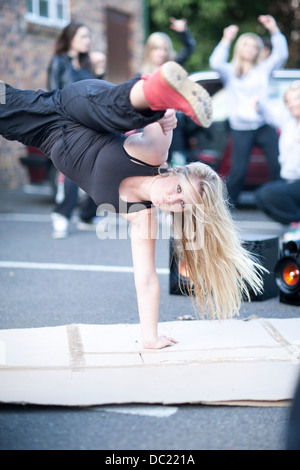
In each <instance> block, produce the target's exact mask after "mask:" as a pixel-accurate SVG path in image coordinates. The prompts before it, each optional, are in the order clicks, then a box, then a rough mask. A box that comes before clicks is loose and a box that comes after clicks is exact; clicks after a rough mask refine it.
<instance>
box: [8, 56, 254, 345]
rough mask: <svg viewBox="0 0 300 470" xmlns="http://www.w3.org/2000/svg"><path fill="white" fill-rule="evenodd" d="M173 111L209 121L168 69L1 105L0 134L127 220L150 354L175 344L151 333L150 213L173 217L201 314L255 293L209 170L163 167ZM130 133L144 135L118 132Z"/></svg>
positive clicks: (154, 222) (13, 96) (200, 96)
mask: <svg viewBox="0 0 300 470" xmlns="http://www.w3.org/2000/svg"><path fill="white" fill-rule="evenodd" d="M174 110H177V111H181V112H183V113H184V114H187V115H188V116H190V117H191V119H193V120H194V121H195V122H196V123H197V124H198V125H203V126H205V127H208V126H209V125H210V123H211V120H212V114H211V102H210V97H209V95H208V93H207V92H206V91H205V90H204V89H203V88H202V87H201V86H200V85H198V84H195V83H193V82H192V81H190V80H189V79H188V77H187V73H186V71H185V70H184V69H183V68H182V67H181V66H180V65H178V64H176V63H175V62H167V63H166V64H164V65H163V66H162V67H161V68H160V69H158V70H157V71H156V72H155V73H154V74H152V75H150V76H145V75H144V76H142V77H141V76H137V77H135V78H133V79H131V80H128V81H127V82H125V83H123V84H121V85H113V84H111V83H108V82H104V81H102V80H84V81H80V82H77V83H73V84H71V85H68V86H66V87H64V88H63V89H62V90H56V91H52V92H50V93H45V92H43V91H38V92H34V91H21V90H16V89H14V88H12V87H10V86H9V85H6V105H0V135H2V136H3V137H5V138H7V139H9V140H18V141H21V142H22V143H25V144H29V143H30V144H31V145H35V146H36V147H38V148H41V149H42V150H43V151H44V153H45V154H46V155H49V157H50V158H51V159H52V161H53V162H54V164H55V165H56V167H57V168H58V169H59V170H60V171H61V172H63V173H64V174H66V175H67V176H68V177H69V178H71V179H72V180H74V181H75V182H76V183H77V184H78V185H79V186H81V187H82V188H83V189H84V190H85V191H87V192H88V193H89V194H90V196H91V197H92V198H93V199H94V201H95V202H96V204H97V205H100V204H106V208H107V210H109V209H110V210H111V211H113V212H119V213H121V214H122V215H124V217H125V218H126V219H127V220H129V222H130V223H131V244H132V257H133V266H134V279H135V287H136V292H137V300H138V309H139V316H140V323H141V331H142V342H143V346H144V347H145V348H151V349H159V348H163V347H165V346H170V345H172V344H173V343H174V342H176V341H175V340H174V339H172V338H168V337H165V336H158V332H157V328H158V314H159V297H160V287H159V278H158V276H157V273H156V269H155V243H156V237H157V230H158V218H157V209H161V210H164V211H168V212H170V213H171V214H172V216H173V230H174V236H175V239H176V240H178V243H179V244H180V250H179V253H180V256H181V255H182V256H183V258H184V260H185V264H186V267H187V269H188V272H189V275H190V280H191V281H190V286H189V293H190V295H191V297H192V298H193V299H195V303H196V306H197V307H198V309H199V312H200V313H201V314H203V315H204V314H205V313H208V314H209V315H210V316H211V317H214V316H215V315H216V316H217V317H219V318H226V317H231V316H232V315H233V314H235V313H237V312H238V309H239V306H240V302H241V299H242V296H243V294H244V293H245V292H246V293H247V292H248V287H252V288H253V289H254V290H255V291H256V292H257V291H260V290H261V287H262V280H261V277H260V275H259V273H258V271H257V264H256V263H255V262H254V261H253V260H252V256H251V254H249V253H247V251H246V250H245V249H244V248H243V247H242V244H241V240H240V238H239V236H238V235H237V233H236V232H235V229H234V225H233V222H232V219H231V215H230V211H229V210H228V208H227V205H226V196H225V197H224V193H223V190H224V186H223V182H222V180H221V179H220V177H219V176H218V175H217V174H216V172H214V171H213V170H212V169H211V168H210V167H208V166H207V165H204V164H202V163H200V162H198V163H193V164H191V165H187V166H186V167H182V168H180V169H170V170H169V171H168V170H167V171H166V170H165V169H164V168H163V167H162V165H164V163H165V162H166V159H167V154H168V149H169V146H170V143H171V140H172V130H173V129H174V128H175V127H176V115H175V111H174ZM132 129H143V131H142V132H141V133H138V134H132V135H129V136H126V135H124V132H128V131H130V130H132ZM128 201H130V202H128ZM107 204H109V206H107ZM247 286H248V287H247ZM193 293H194V296H193ZM248 298H249V296H248Z"/></svg>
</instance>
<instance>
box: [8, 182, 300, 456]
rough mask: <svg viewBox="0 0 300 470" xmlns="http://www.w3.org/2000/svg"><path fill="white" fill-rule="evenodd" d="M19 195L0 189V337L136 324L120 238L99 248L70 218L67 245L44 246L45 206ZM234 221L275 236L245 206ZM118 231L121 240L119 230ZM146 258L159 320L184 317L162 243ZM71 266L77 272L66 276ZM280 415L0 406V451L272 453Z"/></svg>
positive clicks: (284, 309) (280, 313) (291, 313)
mask: <svg viewBox="0 0 300 470" xmlns="http://www.w3.org/2000/svg"><path fill="white" fill-rule="evenodd" d="M25 189H26V190H24V189H18V190H15V191H0V261H2V262H3V261H6V262H7V265H6V267H4V266H2V267H0V299H1V301H0V329H11V328H32V327H43V326H58V325H66V324H70V323H88V324H93V323H96V324H97V323H107V324H115V323H138V312H137V305H136V296H135V291H134V285H133V274H132V272H131V271H130V270H129V271H128V272H126V269H127V268H128V267H131V266H132V261H131V251H130V240H129V238H128V237H127V238H125V237H124V238H123V239H117V240H114V239H105V240H100V239H99V237H98V236H97V233H96V231H95V230H90V231H81V230H78V228H77V221H78V216H77V214H75V215H74V217H73V219H72V224H71V231H70V237H69V238H68V239H66V240H54V239H52V237H51V221H50V214H51V210H52V207H53V203H52V200H51V198H50V197H49V196H48V195H47V194H44V195H41V194H39V193H35V192H33V191H32V188H30V187H27V188H25ZM236 218H237V219H238V220H239V221H240V224H241V226H243V230H244V231H252V232H255V231H256V232H257V233H269V234H279V233H280V232H281V231H282V228H281V227H280V226H279V225H278V224H274V223H272V222H271V221H270V220H269V219H268V218H267V217H266V216H264V214H262V213H260V212H259V211H258V210H256V209H255V208H254V207H251V206H247V207H245V208H243V209H240V210H239V211H238V212H237V213H236ZM121 224H122V223H121ZM122 230H123V233H126V230H127V228H126V226H125V225H124V223H123V225H122ZM156 257H157V267H158V269H159V277H160V281H161V308H160V321H174V320H178V318H179V317H181V316H183V315H190V316H193V317H194V316H195V315H194V311H193V307H192V304H191V302H190V300H189V299H188V298H186V297H184V296H171V295H169V292H168V275H167V274H166V271H167V268H168V264H169V242H168V240H167V239H163V237H162V238H160V239H159V240H158V243H157V253H156ZM54 264H55V265H56V266H57V269H53V265H54ZM41 265H42V266H43V269H41ZM80 265H84V266H85V267H86V269H85V270H84V271H80V270H78V269H76V266H80ZM93 265H103V266H108V267H111V266H113V267H115V268H116V269H115V271H109V270H108V271H106V272H105V271H104V272H93V270H92V269H89V267H90V266H93ZM37 266H38V269H37ZM58 266H60V268H59V269H58ZM299 314H300V311H299V307H296V306H289V305H286V304H282V303H280V302H279V299H278V297H275V298H272V299H268V300H265V301H263V302H252V303H245V304H243V306H242V308H241V311H240V315H241V317H245V318H246V317H249V316H251V315H257V316H260V317H269V318H297V317H299ZM0 386H1V385H0ZM170 386H176V384H170ZM289 413H290V408H289V407H235V406H202V405H189V404H186V405H180V406H158V405H147V404H145V405H135V404H132V405H126V406H125V405H116V406H97V407H89V408H64V407H46V406H45V407H42V406H29V405H23V406H22V405H9V404H1V405H0V449H1V450H38V449H40V450H63V449H65V450H107V451H116V450H120V451H121V450H161V451H162V452H163V451H166V450H169V451H171V450H173V451H176V450H182V451H183V450H231V449H232V450H233V449H236V450H247V449H249V450H281V449H285V445H286V434H287V426H288V422H289Z"/></svg>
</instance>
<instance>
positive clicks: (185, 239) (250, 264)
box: [170, 162, 264, 319]
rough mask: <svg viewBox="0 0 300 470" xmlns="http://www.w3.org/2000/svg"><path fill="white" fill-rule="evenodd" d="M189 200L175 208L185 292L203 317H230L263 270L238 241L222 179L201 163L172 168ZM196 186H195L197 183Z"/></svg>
mask: <svg viewBox="0 0 300 470" xmlns="http://www.w3.org/2000/svg"><path fill="white" fill-rule="evenodd" d="M170 171H171V172H175V174H176V175H177V176H178V177H179V178H180V179H181V185H182V189H183V192H184V193H185V194H188V199H189V200H190V202H191V204H187V207H186V209H185V210H184V211H183V215H182V213H173V214H172V218H173V231H174V240H175V242H176V248H177V257H178V259H179V260H180V259H182V258H183V260H184V263H185V267H186V269H187V272H188V276H189V284H188V294H189V295H190V296H191V298H192V300H193V302H194V306H195V308H196V310H197V311H198V312H201V314H202V316H208V317H209V318H211V319H212V318H216V317H217V318H219V319H221V318H231V317H232V316H234V315H236V314H238V313H239V309H240V305H241V301H242V299H243V298H245V297H246V298H248V300H250V295H249V288H251V289H253V291H254V292H255V293H259V292H261V290H262V287H263V281H262V277H261V272H262V271H263V270H264V268H262V267H261V266H260V265H259V264H258V263H257V262H256V260H255V259H254V258H253V256H252V255H251V254H250V253H248V252H247V251H246V250H245V249H244V247H243V246H242V241H241V239H240V237H239V236H238V232H237V229H236V228H235V225H234V222H233V219H232V216H231V213H230V208H229V205H228V203H227V195H226V189H225V185H224V183H223V181H222V180H221V178H220V177H219V176H218V175H217V173H216V172H215V171H214V170H212V169H211V168H210V167H209V166H208V165H205V164H203V163H200V162H196V163H191V164H189V165H187V166H186V167H179V168H178V169H171V170H170ZM195 186H197V188H195Z"/></svg>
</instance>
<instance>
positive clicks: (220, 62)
mask: <svg viewBox="0 0 300 470" xmlns="http://www.w3.org/2000/svg"><path fill="white" fill-rule="evenodd" d="M258 21H259V22H260V23H262V24H263V25H264V26H265V28H266V29H267V30H268V31H269V33H270V34H271V42H272V53H271V54H270V55H269V57H268V58H267V59H264V60H262V54H261V53H262V50H263V41H262V39H261V38H260V37H259V36H257V35H256V34H253V33H246V34H242V35H241V36H240V37H239V39H238V40H237V42H236V45H235V48H234V51H233V60H232V61H231V62H228V56H229V52H230V46H231V44H232V42H233V41H234V40H235V38H236V36H237V33H238V30H239V28H238V27H237V26H236V25H231V26H228V27H227V28H225V29H224V34H223V38H222V40H221V42H220V43H219V44H218V45H217V47H216V48H215V49H214V51H213V53H212V55H211V57H210V66H211V68H212V69H214V70H216V71H217V72H219V74H220V76H221V79H222V81H223V84H224V87H225V88H226V90H227V95H228V111H229V124H230V128H231V133H232V138H233V156H232V167H231V172H230V175H229V178H228V181H227V187H228V192H229V195H230V197H231V199H232V202H233V203H236V202H237V200H238V196H239V193H240V192H241V190H242V189H243V186H244V180H245V176H246V172H247V167H248V161H249V158H250V153H251V149H252V147H253V145H259V146H260V147H261V148H262V150H263V151H264V153H265V155H266V158H267V162H268V166H269V171H270V180H276V179H278V178H279V171H280V167H279V164H278V140H277V135H276V131H275V129H274V128H273V127H270V126H269V125H267V124H266V122H265V120H264V118H263V116H262V115H261V114H260V113H259V112H257V111H256V110H255V108H254V107H253V100H254V98H255V97H257V95H258V94H259V95H260V96H261V97H262V98H263V99H264V98H266V96H267V88H268V81H269V78H270V76H271V73H272V72H273V70H275V69H278V68H280V67H283V66H284V64H285V62H286V60H287V58H288V47H287V41H286V38H285V37H284V35H283V34H282V33H281V32H280V30H279V28H278V26H277V23H276V21H275V19H274V18H273V17H272V16H270V15H261V16H259V18H258Z"/></svg>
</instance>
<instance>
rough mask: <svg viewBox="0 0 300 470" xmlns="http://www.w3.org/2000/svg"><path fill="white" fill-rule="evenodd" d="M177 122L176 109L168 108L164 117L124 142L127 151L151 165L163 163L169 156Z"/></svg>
mask: <svg viewBox="0 0 300 470" xmlns="http://www.w3.org/2000/svg"><path fill="white" fill-rule="evenodd" d="M176 124H177V119H176V113H175V111H174V110H173V109H169V110H167V111H166V113H165V115H164V117H163V118H162V119H160V120H159V121H157V122H154V123H153V124H149V125H148V126H146V127H145V128H144V130H143V132H139V133H138V134H132V135H130V136H128V137H127V139H126V141H125V144H124V147H125V150H126V152H127V153H128V154H129V155H131V156H132V157H134V158H137V159H139V160H142V161H143V162H145V163H148V164H149V165H161V164H162V163H164V162H165V161H166V160H167V158H168V151H169V148H170V145H171V142H172V137H173V129H175V127H176Z"/></svg>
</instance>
